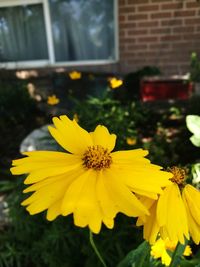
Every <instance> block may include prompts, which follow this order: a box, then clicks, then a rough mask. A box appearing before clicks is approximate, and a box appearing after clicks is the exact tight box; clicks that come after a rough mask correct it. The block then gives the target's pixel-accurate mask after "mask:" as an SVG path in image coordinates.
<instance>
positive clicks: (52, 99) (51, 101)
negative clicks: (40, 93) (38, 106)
mask: <svg viewBox="0 0 200 267" xmlns="http://www.w3.org/2000/svg"><path fill="white" fill-rule="evenodd" d="M59 102H60V99H59V98H57V97H56V95H52V96H48V99H47V104H49V105H52V106H54V105H57V104H58V103H59Z"/></svg>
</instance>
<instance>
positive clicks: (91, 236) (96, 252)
mask: <svg viewBox="0 0 200 267" xmlns="http://www.w3.org/2000/svg"><path fill="white" fill-rule="evenodd" d="M89 239H90V244H91V246H92V248H93V249H94V252H95V254H96V255H97V257H98V258H99V260H100V262H101V263H102V265H103V266H104V267H107V265H106V263H105V261H104V260H103V258H102V256H101V254H100V252H99V251H98V249H97V247H96V245H95V243H94V239H93V234H92V232H91V231H89Z"/></svg>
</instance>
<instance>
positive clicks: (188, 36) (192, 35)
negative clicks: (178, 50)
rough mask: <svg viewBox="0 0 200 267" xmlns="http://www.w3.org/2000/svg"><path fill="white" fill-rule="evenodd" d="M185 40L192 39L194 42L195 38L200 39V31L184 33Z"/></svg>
mask: <svg viewBox="0 0 200 267" xmlns="http://www.w3.org/2000/svg"><path fill="white" fill-rule="evenodd" d="M182 38H183V40H186V41H188V40H192V41H193V42H194V40H199V39H200V33H188V34H184V35H182Z"/></svg>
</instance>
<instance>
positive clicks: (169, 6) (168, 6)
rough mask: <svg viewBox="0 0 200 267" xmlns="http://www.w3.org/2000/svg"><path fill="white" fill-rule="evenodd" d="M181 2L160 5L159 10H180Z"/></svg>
mask: <svg viewBox="0 0 200 267" xmlns="http://www.w3.org/2000/svg"><path fill="white" fill-rule="evenodd" d="M182 6H183V2H177V3H167V4H162V5H161V9H163V10H167V9H172V10H174V9H177V8H182Z"/></svg>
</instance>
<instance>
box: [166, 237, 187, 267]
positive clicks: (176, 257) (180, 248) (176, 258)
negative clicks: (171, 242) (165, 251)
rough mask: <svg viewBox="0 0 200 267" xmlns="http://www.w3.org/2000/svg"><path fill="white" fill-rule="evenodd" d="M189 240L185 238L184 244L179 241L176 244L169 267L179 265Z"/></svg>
mask: <svg viewBox="0 0 200 267" xmlns="http://www.w3.org/2000/svg"><path fill="white" fill-rule="evenodd" d="M187 243H188V240H187V239H185V244H184V245H182V244H181V243H178V244H177V246H176V249H175V250H174V253H173V255H172V260H171V263H170V266H169V267H178V266H179V264H180V261H181V257H182V255H183V253H184V251H185V247H186V246H187Z"/></svg>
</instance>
